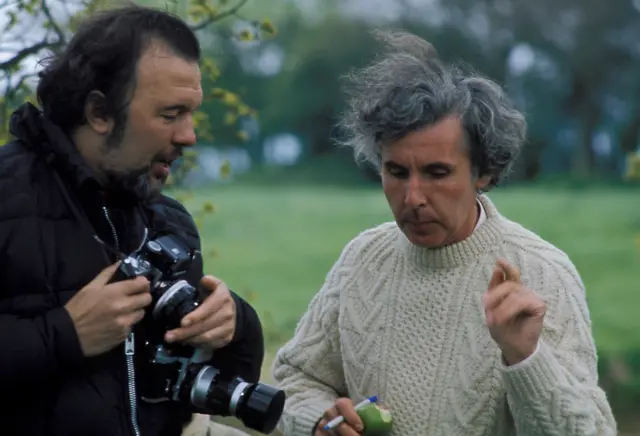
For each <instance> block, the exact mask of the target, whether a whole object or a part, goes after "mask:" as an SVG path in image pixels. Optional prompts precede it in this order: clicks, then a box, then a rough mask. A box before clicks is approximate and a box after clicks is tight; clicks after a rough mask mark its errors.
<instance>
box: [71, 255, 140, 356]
mask: <svg viewBox="0 0 640 436" xmlns="http://www.w3.org/2000/svg"><path fill="white" fill-rule="evenodd" d="M119 265H120V262H117V263H115V264H113V265H110V266H108V267H107V268H105V269H103V270H102V271H101V272H100V273H99V274H98V275H97V276H96V277H95V278H94V279H93V280H92V281H91V282H90V283H89V284H87V285H86V286H85V287H84V288H82V289H81V290H80V291H79V292H78V293H77V294H76V295H74V296H73V298H71V300H69V302H68V303H67V304H66V305H65V308H66V309H67V311H68V312H69V315H70V316H71V319H72V320H73V324H74V325H75V328H76V332H77V334H78V339H79V340H80V346H81V347H82V351H83V353H84V355H85V356H86V357H92V356H97V355H99V354H102V353H105V352H107V351H109V350H111V349H112V348H114V347H116V346H117V345H119V344H121V343H122V342H123V341H124V340H125V338H126V337H127V335H128V334H129V332H130V331H131V328H132V327H133V325H134V324H136V323H137V322H138V321H140V320H141V319H142V318H143V317H144V315H145V310H144V309H145V307H147V306H148V305H149V304H151V301H152V298H151V293H150V292H149V280H147V279H146V278H145V277H142V276H139V277H136V278H134V279H129V280H124V281H120V282H116V283H109V281H110V280H111V278H112V276H113V274H114V273H115V272H116V270H117V269H118V267H119Z"/></svg>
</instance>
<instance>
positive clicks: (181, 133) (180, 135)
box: [173, 117, 197, 147]
mask: <svg viewBox="0 0 640 436" xmlns="http://www.w3.org/2000/svg"><path fill="white" fill-rule="evenodd" d="M196 141H197V137H196V130H195V126H194V123H193V117H184V118H183V120H182V122H181V123H180V125H179V127H178V129H177V130H176V132H175V134H174V135H173V143H174V144H177V145H180V146H182V147H191V146H193V145H195V144H196Z"/></svg>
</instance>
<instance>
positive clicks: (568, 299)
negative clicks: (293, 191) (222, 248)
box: [273, 32, 616, 436]
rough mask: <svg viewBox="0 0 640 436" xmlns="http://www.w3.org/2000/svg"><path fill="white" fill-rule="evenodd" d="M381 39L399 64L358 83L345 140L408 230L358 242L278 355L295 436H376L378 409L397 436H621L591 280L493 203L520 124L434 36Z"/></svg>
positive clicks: (489, 85)
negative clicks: (335, 422)
mask: <svg viewBox="0 0 640 436" xmlns="http://www.w3.org/2000/svg"><path fill="white" fill-rule="evenodd" d="M378 36H379V37H380V39H382V41H383V42H384V43H385V46H386V49H387V50H386V51H385V52H383V53H382V56H381V57H380V58H379V59H377V60H376V61H375V62H373V63H372V64H371V65H369V66H367V67H365V68H363V69H361V70H358V71H356V72H355V73H353V74H351V75H350V77H349V78H350V79H351V85H352V86H351V88H350V100H349V104H348V110H347V111H346V114H345V116H344V119H343V122H342V125H343V127H345V132H346V137H345V143H346V144H347V145H348V146H351V147H353V149H354V150H355V153H356V156H357V157H358V158H363V159H365V160H367V161H370V162H372V163H374V164H375V165H376V167H377V168H379V170H380V174H381V177H382V186H383V190H384V193H385V196H386V198H387V201H388V203H389V206H390V208H391V211H392V212H393V215H394V218H395V220H394V221H393V222H389V223H384V224H382V225H380V226H378V227H375V228H372V229H369V230H366V231H364V232H362V233H361V234H359V235H358V236H357V237H356V238H354V239H353V240H352V241H350V242H349V243H348V244H347V246H346V247H345V248H344V250H343V251H342V253H341V255H340V257H339V259H338V260H337V262H336V263H335V265H334V266H333V268H332V269H331V271H330V272H329V274H328V275H327V278H326V281H325V283H324V285H323V287H322V289H321V290H320V291H319V293H318V294H317V295H316V296H315V297H314V298H313V300H312V301H311V303H310V305H309V308H308V310H307V312H306V313H305V314H304V315H303V317H302V319H301V320H300V323H299V324H298V327H297V329H296V332H295V335H294V337H293V338H292V339H291V340H290V341H289V342H288V343H287V344H285V345H284V346H283V347H282V348H281V349H280V350H279V351H278V353H277V355H276V359H275V362H274V364H273V375H274V377H275V379H276V380H277V382H278V384H279V386H280V387H281V388H282V389H284V390H285V391H286V393H287V397H288V399H287V402H286V406H285V412H284V415H283V418H282V420H281V422H280V429H281V431H283V433H284V434H285V435H287V436H311V435H316V436H319V435H328V434H339V435H345V436H349V435H357V434H361V433H362V431H363V425H364V423H363V422H362V420H361V419H360V418H359V417H358V415H357V413H356V411H355V410H354V403H357V402H360V401H361V400H362V399H364V398H367V397H369V396H373V395H377V396H378V397H379V399H380V401H381V403H382V404H381V405H383V406H384V407H385V408H388V409H390V411H391V414H392V416H393V425H392V431H391V434H392V435H398V436H399V435H402V436H414V435H415V436H423V435H430V436H431V435H433V436H435V435H446V436H471V435H492V436H504V435H519V436H522V435H541V436H543V435H544V436H578V435H607V436H608V435H611V436H613V435H615V434H616V422H615V419H614V417H613V414H612V411H611V408H610V405H609V404H608V401H607V398H606V395H605V393H604V392H603V391H602V390H601V388H600V387H599V386H598V376H597V371H596V361H597V356H596V349H595V345H594V341H593V337H592V333H591V321H590V315H589V311H588V308H587V304H586V299H585V289H584V286H583V283H582V281H581V278H580V276H579V274H578V272H577V271H576V268H575V266H574V265H573V263H572V262H571V261H570V259H569V258H568V257H567V255H566V254H565V253H563V252H562V251H561V250H560V249H558V248H556V247H554V246H553V245H552V244H550V243H549V242H546V241H544V240H543V239H541V238H540V237H539V236H537V235H535V234H534V233H532V232H531V231H529V230H527V229H525V228H523V227H522V226H520V225H519V224H517V223H515V222H513V221H510V220H509V219H507V218H506V217H504V216H502V215H501V214H500V212H499V211H498V210H497V208H496V206H495V205H494V204H493V203H492V201H491V200H490V199H489V197H488V196H487V195H486V192H487V191H489V190H490V189H491V188H493V187H494V186H496V185H497V184H498V183H499V182H500V181H501V180H502V179H503V178H504V176H505V174H506V173H507V171H508V169H509V167H510V166H511V164H512V163H513V161H514V159H515V158H516V156H517V155H518V151H519V149H520V147H521V144H522V143H523V141H524V138H525V130H526V126H525V120H524V118H523V116H522V114H521V113H520V112H519V111H518V110H516V109H515V108H514V107H513V106H512V104H511V103H510V102H509V100H508V99H507V97H506V96H505V94H504V92H503V91H502V90H501V89H500V87H499V86H498V85H496V84H495V83H493V82H492V81H490V80H488V79H486V78H483V77H481V76H479V75H477V74H475V73H473V72H468V71H466V70H465V69H463V68H461V67H456V66H449V65H446V64H445V63H443V62H442V61H441V60H440V59H438V57H437V55H436V53H435V50H434V49H433V48H432V47H431V45H430V44H428V43H427V42H425V41H423V40H422V39H420V38H418V37H416V36H414V35H411V34H407V33H403V32H391V33H380V34H378ZM337 416H341V417H343V418H344V421H343V422H342V423H341V424H340V425H339V426H337V427H336V428H335V429H332V430H324V426H325V425H326V424H327V423H328V422H329V421H330V420H332V419H333V418H335V417H337Z"/></svg>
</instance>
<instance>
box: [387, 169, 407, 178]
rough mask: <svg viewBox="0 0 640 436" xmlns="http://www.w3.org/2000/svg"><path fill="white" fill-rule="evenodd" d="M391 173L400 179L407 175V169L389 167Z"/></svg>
mask: <svg viewBox="0 0 640 436" xmlns="http://www.w3.org/2000/svg"><path fill="white" fill-rule="evenodd" d="M389 174H391V175H392V176H393V177H396V178H398V179H401V178H405V177H407V171H405V170H402V169H398V168H391V169H389Z"/></svg>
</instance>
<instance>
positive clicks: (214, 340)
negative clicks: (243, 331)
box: [167, 325, 234, 349]
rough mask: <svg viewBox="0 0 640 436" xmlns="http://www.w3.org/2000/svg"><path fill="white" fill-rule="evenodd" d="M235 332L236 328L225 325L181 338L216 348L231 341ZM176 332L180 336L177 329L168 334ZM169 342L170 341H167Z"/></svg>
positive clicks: (195, 344) (194, 343)
mask: <svg viewBox="0 0 640 436" xmlns="http://www.w3.org/2000/svg"><path fill="white" fill-rule="evenodd" d="M233 332H234V330H233V328H232V327H231V326H229V325H223V326H220V327H216V328H213V329H211V330H208V331H206V332H204V333H202V334H200V335H196V336H193V335H189V336H188V337H186V338H183V339H180V340H183V341H185V342H186V343H188V344H189V345H191V346H195V347H207V348H213V349H216V348H221V347H223V346H225V345H227V344H228V343H229V342H230V341H231V339H233ZM176 333H177V334H178V335H179V336H178V337H180V335H181V333H180V332H176V331H175V330H174V331H171V332H168V333H167V335H168V336H169V337H172V335H174V334H176ZM172 340H173V341H175V340H176V339H172ZM167 342H170V341H167Z"/></svg>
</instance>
